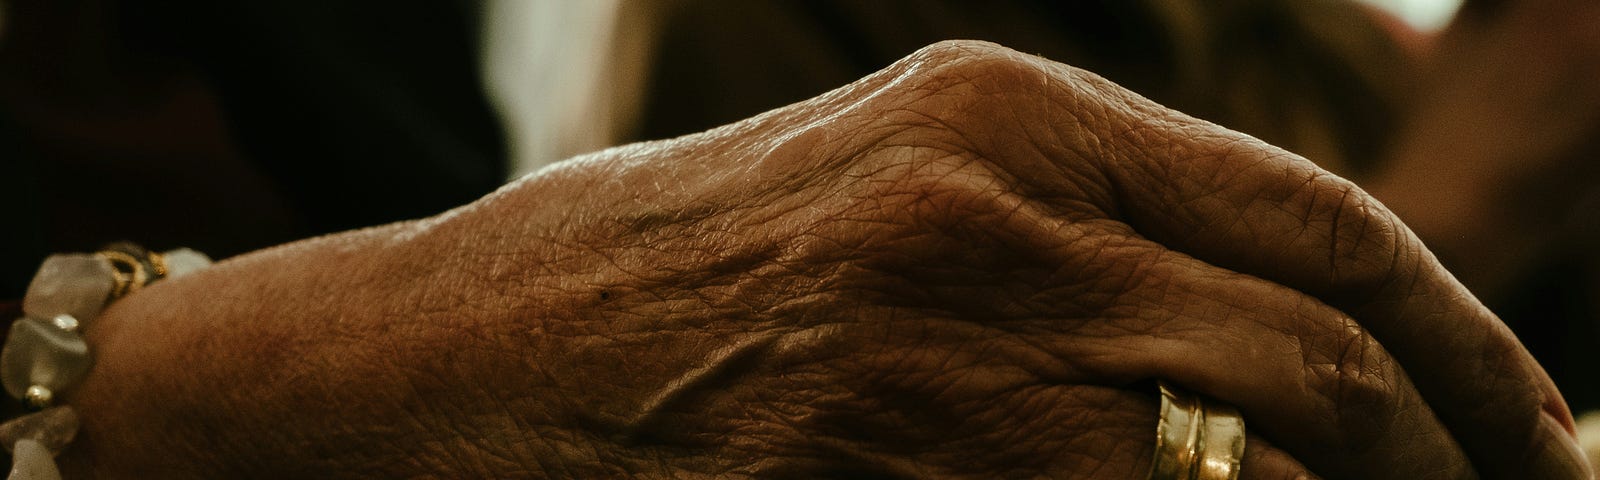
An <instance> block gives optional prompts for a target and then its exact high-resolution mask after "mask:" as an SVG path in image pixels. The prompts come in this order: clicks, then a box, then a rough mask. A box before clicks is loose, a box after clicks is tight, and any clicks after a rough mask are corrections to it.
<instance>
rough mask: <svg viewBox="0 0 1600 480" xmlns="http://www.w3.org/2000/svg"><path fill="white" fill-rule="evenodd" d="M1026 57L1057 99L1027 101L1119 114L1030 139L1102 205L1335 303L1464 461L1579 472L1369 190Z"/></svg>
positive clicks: (1539, 389) (1539, 409)
mask: <svg viewBox="0 0 1600 480" xmlns="http://www.w3.org/2000/svg"><path fill="white" fill-rule="evenodd" d="M1031 61H1032V62H1035V63H1036V65H1034V66H1033V67H1032V68H1034V69H1036V70H1043V71H1045V72H1046V73H1045V75H1047V76H1049V77H1050V78H1051V80H1052V81H1050V82H1047V83H1048V84H1049V85H1052V86H1053V88H1055V90H1056V92H1055V95H1057V97H1058V98H1057V99H1055V100H1054V101H1052V102H1043V103H1046V104H1061V103H1067V104H1071V103H1073V102H1077V103H1080V104H1081V103H1082V102H1084V98H1085V97H1092V98H1096V99H1099V101H1101V102H1103V103H1105V104H1107V105H1103V106H1102V107H1100V108H1096V109H1094V110H1093V113H1094V114H1095V115H1098V116H1100V117H1104V118H1091V119H1090V121H1086V122H1087V123H1089V124H1097V125H1102V127H1100V128H1101V129H1102V130H1105V127H1104V126H1103V125H1121V126H1124V127H1125V128H1122V129H1120V131H1122V132H1123V133H1121V134H1116V135H1102V136H1099V137H1095V138H1093V139H1092V140H1079V143H1080V145H1077V148H1062V149H1056V150H1052V149H1051V148H1045V149H1044V153H1045V155H1046V156H1050V157H1052V158H1056V159H1057V161H1058V163H1061V164H1062V166H1061V167H1059V168H1066V169H1081V168H1083V167H1082V166H1081V164H1082V163H1084V161H1085V160H1088V161H1089V162H1093V163H1095V164H1096V165H1097V166H1098V170H1099V172H1100V174H1102V175H1104V177H1105V179H1104V182H1105V185H1106V193H1107V195H1108V197H1109V200H1110V201H1109V203H1106V204H1103V205H1102V208H1104V209H1105V210H1106V211H1108V212H1115V213H1117V214H1118V215H1119V218H1120V219H1122V220H1124V221H1126V222H1128V223H1129V224H1130V225H1132V226H1133V227H1134V228H1135V229H1136V230H1137V231H1138V232H1139V233H1140V234H1142V235H1144V236H1147V237H1149V238H1151V239H1153V240H1155V241H1157V242H1159V243H1161V244H1163V245H1167V246H1170V247H1172V248H1175V249H1177V250H1179V251H1183V252H1185V253H1188V254H1191V255H1193V256H1195V257H1197V258H1199V259H1201V260H1204V261H1206V262H1208V263H1211V264H1215V265H1217V266H1220V267H1223V268H1225V269H1228V270H1233V271H1238V272H1244V273H1248V274H1251V275H1255V276H1258V277H1261V278H1263V279H1266V280H1269V281H1272V282H1275V283H1279V284H1282V285H1285V286H1288V287H1291V288H1294V289H1296V290H1300V291H1304V292H1307V293H1309V294H1311V295H1313V296H1315V297H1317V298H1319V299H1322V300H1324V301H1325V302H1326V303H1328V304H1329V305H1331V306H1333V307H1335V308H1337V309H1339V310H1342V311H1344V312H1348V313H1350V314H1351V315H1352V316H1353V317H1355V318H1356V319H1358V320H1359V321H1360V322H1361V324H1362V325H1363V326H1364V327H1365V328H1366V329H1367V330H1368V331H1370V332H1371V333H1372V334H1373V335H1374V336H1375V337H1376V338H1377V339H1380V340H1381V341H1382V342H1383V344H1384V346H1385V347H1386V348H1387V349H1388V350H1389V351H1390V352H1391V353H1392V354H1393V355H1394V356H1395V357H1396V358H1397V359H1399V361H1400V363H1401V364H1402V365H1404V367H1405V369H1406V370H1407V371H1410V372H1411V373H1412V377H1413V378H1414V379H1415V380H1416V382H1417V388H1418V389H1419V390H1420V391H1421V392H1422V393H1423V395H1424V396H1425V397H1426V399H1427V400H1428V403H1429V404H1430V405H1432V407H1433V408H1434V410H1435V411H1436V412H1437V413H1438V415H1439V416H1440V418H1441V419H1442V420H1443V421H1444V423H1445V424H1446V425H1448V426H1449V427H1450V429H1451V431H1452V432H1453V433H1454V434H1455V435H1456V437H1457V439H1458V440H1459V441H1460V443H1461V444H1462V446H1463V447H1464V448H1465V449H1466V451H1467V452H1468V454H1469V455H1470V456H1471V458H1472V459H1473V463H1474V465H1475V466H1476V467H1477V468H1478V469H1479V471H1480V473H1483V474H1485V475H1486V476H1489V477H1493V478H1507V477H1518V478H1521V477H1525V476H1528V475H1530V474H1531V475H1534V476H1536V477H1539V478H1573V477H1576V476H1581V475H1585V474H1586V467H1585V466H1584V463H1583V462H1582V460H1581V459H1580V458H1578V457H1577V456H1576V455H1573V454H1571V453H1568V452H1569V451H1575V447H1574V448H1565V447H1564V446H1563V447H1562V448H1554V447H1553V446H1560V445H1572V444H1573V440H1572V437H1571V425H1572V420H1571V414H1570V413H1569V412H1568V411H1567V409H1566V406H1565V403H1564V402H1563V401H1562V399H1561V396H1560V393H1559V392H1557V391H1556V389H1555V386H1554V384H1553V383H1552V382H1551V381H1550V379H1549V378H1548V376H1547V375H1546V374H1545V373H1544V371H1543V369H1542V368H1540V367H1539V365H1538V364H1537V363H1536V362H1535V361H1534V359H1533V357H1532V356H1531V355H1529V353H1528V352H1527V350H1526V349H1525V348H1524V347H1523V346H1522V345H1521V343H1520V342H1519V341H1518V340H1517V339H1516V338H1515V336H1513V335H1512V333H1511V331H1510V330H1509V329H1508V328H1507V327H1506V326H1505V324H1503V323H1502V322H1500V321H1499V319H1498V318H1497V317H1495V316H1494V314H1493V313H1491V312H1489V310H1488V309H1486V308H1485V307H1484V306H1483V305H1482V304H1481V303H1479V302H1478V301H1477V300H1476V299H1475V298H1474V297H1473V296H1472V295H1471V293H1469V292H1467V291H1466V290H1465V288H1464V287H1462V286H1461V285H1460V284H1459V283H1458V282H1456V280H1455V279H1454V278H1453V277H1452V276H1451V275H1450V273H1449V272H1447V271H1445V270H1444V268H1443V267H1442V266H1440V265H1439V262H1438V261H1437V259H1435V258H1434V257H1433V255H1432V254H1431V253H1430V252H1429V251H1428V250H1427V248H1425V247H1424V246H1423V245H1422V243H1421V242H1420V241H1418V240H1417V238H1416V236H1415V235H1414V234H1412V233H1411V231H1410V230H1408V229H1407V228H1406V227H1405V226H1404V225H1403V224H1402V223H1401V222H1400V221H1399V220H1398V219H1397V218H1396V217H1395V216H1394V215H1393V214H1391V213H1390V212H1389V211H1388V210H1386V209H1385V208H1384V207H1383V206H1382V205H1381V204H1379V203H1378V202H1377V201H1376V200H1374V199H1372V198H1371V197H1370V196H1368V195H1367V194H1366V193H1364V192H1362V191H1361V190H1360V189H1359V188H1357V187H1356V186H1355V185H1354V184H1351V183H1350V182H1348V181H1345V180H1343V179H1340V178H1338V177H1335V176H1333V175H1331V174H1329V173H1327V172H1325V171H1323V170H1321V169H1319V168H1317V167H1316V166H1315V165H1314V164H1312V163H1311V162H1309V161H1307V160H1305V159H1304V158H1300V157H1297V156H1294V155H1292V154H1289V153H1287V152H1284V151H1282V150H1279V149H1277V148H1275V147H1272V146H1270V145H1266V144H1264V143H1262V142H1260V141H1258V140H1255V139H1253V138H1250V137H1248V136H1245V135H1242V134H1238V133H1235V132H1231V131H1228V130H1226V129H1223V128H1221V127H1217V126H1215V125H1211V124H1207V123H1205V122H1201V121H1199V120H1195V119H1192V118H1189V117H1186V116H1183V115H1182V114H1179V113H1176V112H1172V111H1170V110H1166V109H1164V108H1161V107H1160V106H1158V105H1155V104H1153V103H1150V102H1149V101H1148V100H1144V99H1142V98H1140V97H1138V96H1136V95H1133V94H1131V93H1129V92H1127V91H1125V90H1122V89H1121V88H1120V87H1117V86H1115V85H1112V84H1110V83H1109V82H1106V81H1105V80H1103V79H1099V78H1098V77H1095V76H1094V75H1092V74H1087V73H1085V72H1081V71H1076V70H1072V69H1070V67H1066V66H1064V65H1060V64H1055V63H1053V62H1048V61H1045V60H1042V59H1036V58H1035V59H1032V60H1031ZM990 68H996V67H990ZM994 115H1000V114H998V113H996V114H994ZM1006 115H1013V116H1015V115H1018V113H1017V112H1007V113H1006ZM1084 124H1085V122H1079V123H1076V124H1067V125H1062V126H1061V128H1062V129H1065V130H1063V131H1062V132H1059V133H1057V134H1056V137H1057V138H1071V137H1073V136H1077V137H1082V136H1083V134H1082V130H1083V129H1084V128H1085V127H1084ZM1108 145H1109V146H1108ZM1045 146H1046V147H1049V145H1045ZM1085 151H1089V152H1099V153H1100V154H1098V155H1088V156H1087V157H1086V156H1085V155H1084V152H1085ZM1129 152H1132V153H1129ZM1563 427H1564V428H1563Z"/></svg>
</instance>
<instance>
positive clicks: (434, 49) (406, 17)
mask: <svg viewBox="0 0 1600 480" xmlns="http://www.w3.org/2000/svg"><path fill="white" fill-rule="evenodd" d="M952 38H966V39H982V40H990V41H995V42H998V43H1001V44H1003V45H1006V46H1009V47H1012V48H1016V49H1018V50H1021V51H1024V52H1029V53H1035V54H1039V55H1042V56H1045V57H1047V58H1051V59H1054V60H1058V61H1062V62H1065V63H1069V64H1072V65H1075V66H1078V67H1082V68H1086V69H1088V70H1091V71H1094V72H1096V73H1099V74H1101V75H1103V76H1106V77H1108V78H1110V79H1111V80H1113V81H1116V82H1118V83H1119V84H1121V85H1123V86H1125V87H1128V88H1130V89H1132V90H1134V91H1136V92H1139V93H1141V94H1143V95H1145V96H1147V97H1150V98H1152V99H1154V100H1156V101H1158V102H1161V103H1163V104H1165V105H1168V106H1170V107H1174V108H1177V109H1179V110H1182V111H1184V112H1187V113H1189V114H1191V115H1195V116H1197V117H1200V118H1204V119H1207V120H1210V121H1213V122H1217V123H1219V124H1222V125H1224V126H1227V127H1229V128H1233V129H1236V130H1240V131H1243V132H1245V133H1249V134H1252V135H1255V136H1257V137H1260V138H1262V139H1264V140H1266V141H1268V142H1271V143H1273V144H1276V145H1279V146H1282V147H1285V148H1287V149H1289V150H1291V151H1294V152H1296V153H1299V154H1301V155H1304V156H1306V157H1307V158H1310V159H1312V160H1314V161H1316V162H1317V163H1318V164H1320V165H1322V166H1324V167H1325V168H1327V169H1329V170H1331V171H1333V172H1335V173H1338V174H1340V175H1342V176H1345V177H1347V178H1350V179H1352V180H1354V181H1356V182H1357V183H1358V184H1360V185H1362V186H1363V188H1365V189H1367V190H1368V191H1369V192H1372V193H1373V194H1374V195H1375V196H1377V197H1378V198H1379V199H1380V200H1382V201H1383V202H1384V203H1385V204H1386V205H1388V206H1389V207H1390V208H1391V209H1393V210H1394V211H1395V212H1396V213H1397V214H1399V215H1400V216H1401V218H1402V219H1404V220H1405V221H1406V223H1407V224H1408V225H1410V226H1411V227H1412V228H1413V229H1414V230H1416V231H1417V232H1418V234H1419V235H1421V236H1422V237H1423V239H1424V240H1425V241H1426V242H1427V243H1428V244H1429V246H1430V247H1431V248H1432V249H1433V250H1434V251H1435V252H1436V253H1438V254H1439V255H1440V257H1441V259H1443V260H1444V261H1445V262H1446V264H1447V265H1448V266H1450V267H1451V269H1452V271H1453V272H1455V273H1456V274H1457V276H1458V277H1459V278H1460V279H1461V280H1462V281H1463V282H1464V283H1466V284H1467V285H1468V286H1469V287H1471V288H1472V289H1473V291H1474V292H1476V293H1477V294H1478V295H1479V296H1480V298H1482V299H1484V301H1485V302H1486V303H1488V304H1489V305H1490V306H1491V307H1492V308H1494V309H1495V310H1496V312H1497V313H1499V314H1500V315H1501V316H1502V317H1503V318H1504V319H1505V320H1506V321H1507V323H1508V324H1510V325H1511V326H1512V327H1513V329H1515V330H1516V331H1517V333H1518V335H1519V336H1521V338H1523V340H1524V342H1525V343H1526V344H1527V345H1528V346H1529V348H1530V349H1531V350H1533V351H1534V353H1535V355H1536V356H1538V357H1539V359H1540V361H1541V362H1543V363H1544V365H1545V366H1546V367H1547V369H1548V370H1549V371H1550V372H1551V374H1552V375H1553V376H1554V377H1555V378H1556V381H1557V382H1558V383H1559V384H1560V385H1561V387H1562V389H1563V391H1564V392H1565V393H1566V394H1567V396H1568V397H1567V399H1568V401H1569V402H1570V403H1571V404H1573V406H1574V407H1575V409H1577V410H1589V409H1597V408H1600V320H1597V319H1600V276H1597V273H1600V250H1597V249H1596V248H1595V247H1596V246H1600V218H1597V215H1600V213H1597V212H1600V189H1597V188H1596V187H1600V171H1597V167H1600V162H1597V161H1596V156H1597V154H1600V87H1596V85H1600V5H1597V4H1596V3H1595V2H1592V1H1585V0H1361V1H1355V0H1279V1H1272V0H1082V1H1075V2H1061V1H1046V0H1009V1H986V2H964V1H956V0H919V1H911V0H882V1H874V2H859V1H847V0H807V1H800V0H768V1H747V0H627V1H624V0H447V1H431V2H411V1H381V2H380V1H375V0H361V1H357V0H349V1H341V2H324V1H320V0H280V1H274V2H236V1H231V0H205V1H202V0H165V1H153V0H0V182H3V184H0V204H3V205H8V206H9V207H8V209H7V215H6V216H5V219H4V220H3V221H0V225H4V230H0V299H7V298H18V297H20V296H21V295H22V291H23V289H24V288H25V286H26V282H27V280H28V279H29V278H30V277H31V275H32V273H33V269H34V268H35V267H36V266H37V265H38V262H39V261H40V260H41V259H42V258H43V257H44V256H45V255H46V254H48V253H49V252H55V251H82V250H93V249H95V248H96V247H98V246H99V245H101V244H103V243H106V242H109V241H113V240H119V239H131V240H136V241H139V242H142V243H145V244H147V245H149V246H151V247H155V248H169V247H173V246H179V245H187V246H194V247H196V248H199V249H201V250H204V251H207V252H211V253H213V254H215V255H217V256H219V257H226V256H230V255H234V254H238V253H242V252H246V251H249V250H253V249H257V248H262V247H265V246H270V245H274V244H278V243H283V242H287V241H291V240H295V239H299V238H305V237H308V236H312V235H318V234H323V233H328V232H333V231H339V230H345V229H351V228H358V227H362V226H368V225H374V224H381V223H387V222H392V221H397V220H402V219H409V218H418V217H423V216H427V215H432V214H435V213H438V212H441V211H443V210H445V209H448V208H450V207H453V206H456V205H460V204H464V203H467V202H470V201H472V200H474V199H476V198H478V197H479V196H481V195H484V194H486V193H488V192H489V191H491V190H493V189H494V188H496V187H498V186H499V185H501V184H502V183H504V182H505V181H507V179H509V178H514V177H515V176H518V175H521V174H525V173H528V172H534V171H537V170H538V169H539V168H541V167H543V166H545V165H548V164H550V163H552V162H556V161H559V160H561V159H563V158H567V157H570V156H572V155H577V154H581V153H585V152H589V151H593V150H596V149H600V148H604V147H607V146H611V145H617V144H621V143H626V142H632V141H638V140H648V139H657V138H668V137H672V136H677V135H682V134H686V133H691V132H696V131H700V130H704V129H706V128H710V127H714V126H717V125H721V124H725V123H728V122H732V121H736V120H739V119H742V118H745V117H748V116H751V115H754V114H756V113H759V112H762V111H765V110H768V109H771V108H774V107H777V106H781V105H784V104H787V103H791V102H794V101H798V100H801V99H804V98H808V97H811V96H813V95H816V94H818V93H821V92H824V91H826V90H829V89H832V88H835V87H838V86H840V85H843V84H845V83H848V82H850V81H852V80H854V79H856V78H859V77H861V76H863V75H865V74H867V73H870V72H872V71H874V70H877V69H878V68H881V67H883V66H885V65H887V64H889V63H890V62H892V61H894V60H895V59H898V58H900V57H902V56H904V55H906V54H908V53H910V52H912V51H913V50H915V49H917V48H919V47H921V46H924V45H927V44H929V43H933V42H935V41H938V40H943V39H952ZM0 305H4V304H3V303H0ZM1441 333H1442V334H1443V333H1447V332H1441Z"/></svg>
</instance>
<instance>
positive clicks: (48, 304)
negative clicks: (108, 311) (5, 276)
mask: <svg viewBox="0 0 1600 480" xmlns="http://www.w3.org/2000/svg"><path fill="white" fill-rule="evenodd" d="M115 286H116V272H115V271H114V270H112V268H111V262H109V261H106V259H105V258H103V257H101V256H99V255H87V254H67V255H51V256H50V258H47V259H45V260H44V264H43V265H40V266H39V273H37V274H35V275H34V277H33V283H30V284H28V293H27V296H25V297H23V298H22V311H23V312H24V313H27V314H28V316H30V317H33V318H55V316H56V315H61V314H63V313H65V314H67V315H72V316H73V317H74V318H77V319H78V322H79V323H82V324H87V323H89V322H90V321H91V320H94V317H95V316H97V315H99V314H100V309H102V308H105V306H106V302H107V301H108V300H109V299H110V298H111V289H112V288H115Z"/></svg>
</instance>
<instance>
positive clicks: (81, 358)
mask: <svg viewBox="0 0 1600 480" xmlns="http://www.w3.org/2000/svg"><path fill="white" fill-rule="evenodd" d="M93 365H94V359H92V358H90V357H89V345H88V344H86V343H84V341H83V337H81V336H79V335H78V334H76V333H73V332H67V331H63V330H61V329H59V328H56V327H55V326H54V325H48V324H46V323H44V322H42V321H39V320H37V319H33V318H24V319H21V320H17V321H15V322H12V323H11V333H10V334H9V335H8V336H7V337H6V344H5V347H4V348H3V349H0V383H4V384H5V388H6V393H9V394H11V397H12V398H16V399H19V400H20V399H23V398H24V397H25V396H26V395H27V391H28V387H32V386H35V385H37V386H41V387H44V388H46V389H48V390H50V391H51V392H55V393H60V392H62V391H63V390H66V389H67V388H68V387H71V386H73V385H75V384H77V383H78V381H79V380H82V379H83V376H84V375H85V374H88V373H89V367H91V366H93Z"/></svg>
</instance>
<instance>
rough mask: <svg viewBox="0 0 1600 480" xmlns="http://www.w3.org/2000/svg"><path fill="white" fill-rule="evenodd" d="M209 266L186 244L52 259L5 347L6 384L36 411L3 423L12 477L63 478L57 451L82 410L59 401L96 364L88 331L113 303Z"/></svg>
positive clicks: (2, 373) (117, 247)
mask: <svg viewBox="0 0 1600 480" xmlns="http://www.w3.org/2000/svg"><path fill="white" fill-rule="evenodd" d="M210 264H211V259H210V258H209V257H207V256H206V255H205V254H202V253H200V252H196V251H194V250H190V249H187V248H182V249H177V250H172V251H168V252H163V253H155V252H151V251H148V250H145V249H143V248H140V247H139V246H137V245H133V244H131V243H115V244H112V245H109V246H107V247H106V248H105V250H102V251H100V252H98V253H93V254H59V255H52V256H50V257H49V258H47V259H45V261H44V264H43V265H40V266H39V272H38V273H37V274H35V275H34V277H33V281H32V282H31V283H29V284H28V293H27V294H26V295H25V296H24V297H23V299H22V312H23V317H22V318H19V319H17V320H16V321H15V322H12V323H11V332H10V334H9V335H8V336H7V337H6V340H5V347H3V349H0V383H3V384H4V386H5V391H6V393H7V394H9V395H11V397H12V398H15V399H17V400H21V401H23V402H24V403H25V404H26V405H27V407H28V408H29V409H30V410H34V412H33V413H29V414H27V415H23V416H20V417H17V418H15V419H11V420H10V421H7V422H5V423H4V424H0V445H3V446H4V447H5V449H6V450H9V451H10V452H11V455H12V463H11V474H10V475H9V476H8V477H7V478H8V479H11V480H20V479H54V480H59V479H60V478H61V473H60V472H59V471H58V470H57V468H56V463H55V456H56V455H58V454H60V453H61V451H62V450H64V449H65V448H66V447H67V444H69V443H71V442H72V439H73V438H74V437H76V436H77V434H78V414H77V412H76V411H74V410H73V409H72V407H70V406H66V405H61V406H52V403H53V402H54V400H55V399H56V396H57V395H58V394H59V393H60V392H63V391H66V390H68V389H70V388H72V387H73V386H75V385H77V384H78V382H79V381H81V380H83V377H84V376H85V375H87V374H88V373H89V369H90V368H91V367H93V366H94V358H93V357H92V356H90V355H89V345H88V344H87V343H85V342H84V339H83V335H82V331H83V329H84V328H87V327H88V326H89V323H90V322H92V321H93V320H94V319H95V318H96V317H98V316H99V315H100V312H101V311H102V310H104V309H105V307H106V306H107V305H110V304H111V302H113V301H116V300H117V299H120V298H122V297H126V296H128V295H131V294H133V293H135V292H138V291H139V290H140V289H142V288H144V287H145V286H147V285H150V284H151V283H155V282H157V281H160V280H162V279H167V278H173V277H178V276H182V275H185V274H188V273H192V272H194V271H196V270H199V269H201V268H205V267H206V266H208V265H210Z"/></svg>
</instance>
